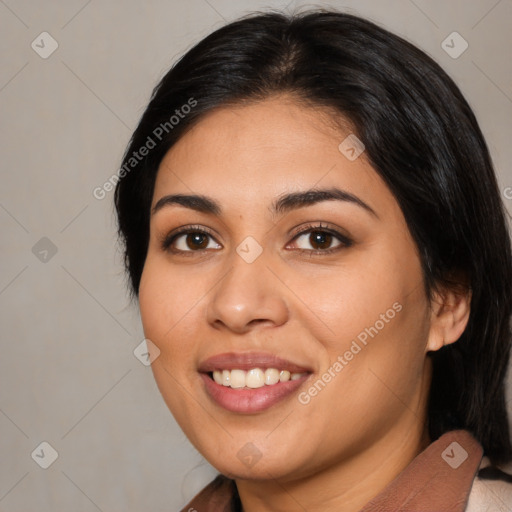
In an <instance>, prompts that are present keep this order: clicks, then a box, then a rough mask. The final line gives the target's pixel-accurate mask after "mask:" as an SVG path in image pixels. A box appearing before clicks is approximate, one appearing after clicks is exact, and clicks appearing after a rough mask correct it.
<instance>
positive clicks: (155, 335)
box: [139, 255, 206, 372]
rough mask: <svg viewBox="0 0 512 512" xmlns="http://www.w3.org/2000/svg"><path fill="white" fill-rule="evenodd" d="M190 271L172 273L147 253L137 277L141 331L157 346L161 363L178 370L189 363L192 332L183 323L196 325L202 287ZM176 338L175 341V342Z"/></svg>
mask: <svg viewBox="0 0 512 512" xmlns="http://www.w3.org/2000/svg"><path fill="white" fill-rule="evenodd" d="M202 286H204V283H203V285H202V283H201V280H200V279H198V278H197V277H194V274H192V273H187V272H183V271H180V272H175V271H173V269H172V267H171V266H170V265H169V264H168V263H166V262H165V261H162V258H159V257H158V256H151V255H148V259H147V260H146V263H145V266H144V270H143V272H142V276H141V283H140V288H139V308H140V314H141V320H142V325H143V327H144V334H145V336H146V338H149V339H150V340H151V341H152V342H153V343H154V344H155V345H156V346H157V347H158V348H159V349H160V358H161V361H160V362H162V363H164V364H165V365H169V366H170V367H171V368H173V369H174V368H178V369H179V371H180V372H181V371H183V370H185V369H187V365H184V364H183V362H184V361H186V362H187V363H188V366H190V365H191V357H192V354H193V349H194V343H187V340H191V341H193V333H192V332H187V330H188V329H187V326H190V325H197V321H195V319H196V318H197V317H198V316H199V315H200V312H201V311H202V309H201V307H202V302H201V300H204V299H205V291H206V290H205V289H204V288H203V287H202ZM177 340H179V343H178V341H177Z"/></svg>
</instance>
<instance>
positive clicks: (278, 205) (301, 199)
mask: <svg viewBox="0 0 512 512" xmlns="http://www.w3.org/2000/svg"><path fill="white" fill-rule="evenodd" d="M333 200H334V201H343V202H346V203H352V204H355V205H357V206H359V207H361V208H362V209H364V210H366V211H367V212H368V213H370V214H372V215H373V216H375V217H377V218H379V216H378V215H377V213H376V212H375V210H374V209H373V208H372V207H371V206H369V205H368V204H366V203H365V202H364V201H363V200H362V199H360V198H359V197H357V196H355V195H354V194H351V193H350V192H347V191H346V190H341V189H339V188H336V187H333V188H329V189H313V190H306V191H304V192H292V193H290V194H285V195H282V196H280V197H278V198H277V199H276V200H275V201H274V202H273V203H272V205H271V207H270V211H271V212H272V214H273V215H279V214H283V213H286V212H289V211H291V210H295V209H298V208H304V207H306V206H311V205H313V204H316V203H320V202H322V201H333ZM175 204H177V205H181V206H184V207H185V208H190V209H191V210H195V211H198V212H201V213H209V214H213V215H217V216H219V215H220V214H221V212H222V208H221V206H220V204H219V203H218V202H217V201H215V200H214V199H212V198H210V197H207V196H204V195H196V194H171V195H167V196H164V197H162V198H160V199H159V200H158V201H157V203H156V204H155V206H154V207H153V209H152V212H151V214H152V215H154V214H155V213H156V212H158V211H159V210H161V209H162V208H164V207H165V206H171V205H175Z"/></svg>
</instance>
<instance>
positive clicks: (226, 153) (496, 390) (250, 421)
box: [116, 11, 512, 512]
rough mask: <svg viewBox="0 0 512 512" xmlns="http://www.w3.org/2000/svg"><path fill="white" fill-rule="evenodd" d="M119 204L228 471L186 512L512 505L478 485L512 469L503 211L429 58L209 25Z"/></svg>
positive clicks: (354, 35) (135, 141)
mask: <svg viewBox="0 0 512 512" xmlns="http://www.w3.org/2000/svg"><path fill="white" fill-rule="evenodd" d="M116 208H117V215H118V221H119V234H120V236H121V239H122V241H123V243H124V247H125V262H126V268H127V272H128V275H129V278H130V285H131V290H132V293H133V296H134V297H136V298H137V299H138V302H139V306H140V311H141V318H142V323H143V327H144V332H145V335H146V338H147V339H148V348H149V351H150V354H151V360H152V368H153V372H154V375H155V379H156V382H157V384H158V386H159V389H160V391H161V393H162V396H163V398H164V400H165V402H166V403H167V405H168V407H169V409H170V410H171V412H172V414H173V415H174V417H175V419H176V421H177V422H178V423H179V425H180V426H181V428H182V429H183V431H184V432H185V434H186V435H187V436H188V438H189V439H190V441H191V442H192V443H193V444H194V446H195V447H196V448H197V449H198V450H199V451H200V452H201V453H202V454H203V455H204V457H205V458H206V459H207V460H208V461H209V462H210V463H211V464H212V465H213V466H214V467H215V468H216V469H218V470H219V472H220V473H221V475H220V476H219V477H218V478H217V479H215V480H214V481H213V482H212V483H211V484H210V485H209V486H208V487H207V488H205V489H204V490H203V491H202V493H200V494H199V495H198V496H197V497H196V498H195V499H194V500H193V501H192V502H191V503H190V504H188V505H187V506H186V507H185V508H184V509H183V510H198V511H204V510H211V511H217V510H223V511H228V510H244V511H245V512H252V511H261V510H276V511H282V510H308V511H313V510H322V511H330V510H336V511H340V510H343V511H346V512H351V511H357V510H364V511H370V510H371V511H377V510H395V511H396V510H449V511H455V510H457V511H462V510H471V511H475V510H482V508H481V507H484V506H485V507H492V506H494V508H492V510H500V508H499V507H501V506H503V507H505V506H509V505H510V503H512V501H511V502H509V503H507V500H508V499H510V485H509V484H500V483H499V480H491V479H488V480H484V479H483V478H482V476H480V477H475V475H476V473H477V471H478V470H479V468H480V469H482V471H483V473H484V474H485V473H487V476H488V477H492V478H494V477H496V475H498V476H499V477H500V478H501V479H502V480H503V479H506V475H505V474H504V473H502V472H501V471H500V470H499V466H500V465H503V464H505V463H507V462H509V461H510V460H511V459H512V447H511V442H510V437H509V430H508V423H507V413H506V407H505V393H504V378H505V373H506V369H507V362H508V357H509V351H510V342H511V333H510V325H509V321H510V315H511V307H512V301H511V290H512V271H511V267H510V262H511V249H510V240H509V235H508V232H507V228H506V223H505V220H504V209H503V205H502V203H501V201H500V195H499V192H498V187H497V183H496V178H495V175H494V172H493V168H492V164H491V159H490V156H489V152H488V150H487V147H486V144H485V142H484V139H483V136H482V134H481V131H480V129H479V127H478V124H477V121H476V120H475V117H474V115H473V113H472V111H471V109H470V107H469V106H468V104H467V103H466V101H465V100H464V98H463V97H462V95H461V93H460V91H459V90H458V88H457V87H456V86H455V84H454V83H453V82H452V80H451V79H450V78H449V77H448V76H447V75H446V74H445V73H444V72H443V71H442V70H441V69H440V67H439V66H438V65H437V64H436V63H434V62H433V61H432V60H431V59H430V58H429V57H427V56H426V55H425V54H424V53H422V52H421V51H420V50H418V49H417V48H416V47H414V46H412V45H411V44H409V43H408V42H406V41H404V40H402V39H401V38H399V37H397V36H395V35H392V34H390V33H389V32H387V31H386V30H383V29H382V28H379V27H378V26H376V25H374V24H373V23H370V22H368V21H366V20H363V19H361V18H358V17H355V16H352V15H347V14H342V13H338V12H332V11H331V12H329V11H310V12H306V13H302V14H297V15H294V16H288V15H285V14H283V13H279V12H273V13H267V14H253V15H250V16H248V17H245V18H242V19H240V20H238V21H236V22H233V23H230V24H229V25H227V26H225V27H223V28H221V29H219V30H217V31H215V32H214V33H213V34H211V35H210V36H208V37H207V38H205V39H204V40H203V41H201V42H200V43H199V44H197V45H196V46H195V47H194V48H192V49H191V50H190V51H189V52H187V54H186V55H185V56H183V57H182V58H181V59H180V61H179V62H178V63H176V64H175V66H174V67H173V68H172V69H171V70H170V71H169V72H168V74H167V75H166V76H165V77H164V78H163V79H162V81H161V82H160V84H159V85H158V86H157V87H156V89H155V91H154V93H153V96H152V99H151V101H150V103H149V106H148V107H147V109H146V111H145V113H144V115H143V117H142V119H141V121H140V123H139V125H138V127H137V129H136V130H135V133H134V135H133V137H132V140H131V142H130V145H129V147H128V149H127V151H126V154H125V158H124V161H123V165H122V167H121V171H120V181H119V183H118V185H117V189H116ZM482 461H483V462H482ZM486 465H487V466H488V467H487V468H486V469H485V470H483V468H484V466H486ZM487 491H489V493H492V498H489V497H485V493H486V492H487ZM489 493H488V494H489ZM489 495H491V494H489ZM485 510H491V508H485ZM503 510H506V509H505V508H503Z"/></svg>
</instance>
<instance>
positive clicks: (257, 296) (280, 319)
mask: <svg viewBox="0 0 512 512" xmlns="http://www.w3.org/2000/svg"><path fill="white" fill-rule="evenodd" d="M230 263H231V265H230V269H229V270H228V271H227V273H226V274H225V275H224V277H223V278H222V279H221V280H220V282H219V284H218V285H217V286H216V287H215V288H214V291H213V293H212V294H211V295H209V297H210V302H209V304H208V307H207V320H208V322H209V323H210V325H212V326H213V327H214V328H216V329H226V330H230V331H232V332H236V333H238V334H243V333H245V332H248V331H249V330H251V329H253V328H254V327H256V326H269V327H276V326H280V325H282V324H284V323H285V322H286V321H287V319H288V315H289V313H288V305H287V302H286V300H285V294H284V290H283V284H282V283H281V282H280V281H279V279H277V278H276V277H275V275H274V273H272V272H271V271H270V270H269V269H268V268H267V263H266V261H265V258H264V257H263V254H262V255H261V256H260V257H259V258H258V259H256V260H255V261H253V262H252V263H247V262H246V261H244V260H243V259H242V258H241V257H240V256H239V255H238V254H236V253H235V254H234V255H233V257H232V258H231V259H230Z"/></svg>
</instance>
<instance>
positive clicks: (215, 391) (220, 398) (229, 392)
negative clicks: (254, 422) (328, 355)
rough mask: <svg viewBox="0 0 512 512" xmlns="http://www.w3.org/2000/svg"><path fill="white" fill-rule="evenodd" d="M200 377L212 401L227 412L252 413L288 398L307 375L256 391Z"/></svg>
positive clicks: (203, 375)
mask: <svg viewBox="0 0 512 512" xmlns="http://www.w3.org/2000/svg"><path fill="white" fill-rule="evenodd" d="M200 375H201V378H202V379H203V381H204V383H205V385H206V391H207V393H208V395H210V397H211V398H212V399H213V401H214V402H215V403H216V404H218V405H220V406H221V407H223V408H224V409H227V410H228V411H231V412H238V413H254V412H260V411H264V410H266V409H269V408H270V407H272V406H273V405H275V404H277V403H278V402H280V401H281V400H284V399H285V398H288V397H289V396H290V395H291V394H292V393H294V392H295V391H296V390H297V388H298V387H300V386H301V384H302V383H303V382H304V381H305V380H306V379H307V378H308V377H309V374H308V375H304V376H303V377H301V378H300V379H297V380H289V381H287V382H278V383H277V384H273V385H272V386H267V385H265V386H263V387H261V388H256V389H233V388H230V387H228V386H222V385H221V384H217V383H216V382H215V381H214V380H213V379H212V378H210V376H209V375H207V374H206V373H201V374H200Z"/></svg>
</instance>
